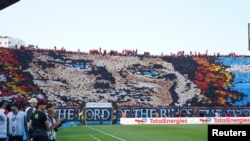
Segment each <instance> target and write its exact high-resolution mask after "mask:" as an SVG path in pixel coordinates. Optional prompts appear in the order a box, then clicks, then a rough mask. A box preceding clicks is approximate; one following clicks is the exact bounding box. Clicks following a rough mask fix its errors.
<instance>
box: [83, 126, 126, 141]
mask: <svg viewBox="0 0 250 141" xmlns="http://www.w3.org/2000/svg"><path fill="white" fill-rule="evenodd" d="M86 127H88V128H90V129H92V130H95V131H97V132H100V133H102V134H104V135H108V136H110V137H112V138H115V139H118V140H120V141H126V140H124V139H122V138H119V137H117V136H114V135H111V134H109V133H106V132H103V131H101V130H98V129H95V128H93V127H90V126H86Z"/></svg>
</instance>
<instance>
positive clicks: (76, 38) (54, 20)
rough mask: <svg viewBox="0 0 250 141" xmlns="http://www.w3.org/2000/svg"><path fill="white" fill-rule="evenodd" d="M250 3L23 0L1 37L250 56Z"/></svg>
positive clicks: (0, 20)
mask: <svg viewBox="0 0 250 141" xmlns="http://www.w3.org/2000/svg"><path fill="white" fill-rule="evenodd" d="M249 7H250V1H249V0H20V1H19V2H17V3H15V4H14V5H11V6H10V7H7V8H5V9H4V10H1V11H0V27H1V28H0V36H10V37H15V38H19V39H22V40H24V41H25V43H26V44H33V45H38V47H39V48H44V49H53V48H54V46H56V47H57V48H58V49H60V48H61V47H64V48H65V49H66V50H68V51H77V50H78V49H80V51H82V52H88V51H89V50H91V49H99V48H100V47H101V48H102V50H107V51H110V50H116V51H119V52H122V50H124V49H127V50H135V49H137V50H138V53H139V54H143V53H144V52H150V53H151V54H152V55H160V54H162V53H163V54H164V55H168V54H170V53H177V52H178V51H184V52H185V54H189V53H190V51H192V52H193V53H194V52H200V53H205V52H206V50H207V51H208V54H211V55H213V54H214V53H220V54H225V55H227V54H228V53H230V52H235V53H236V54H239V55H249V54H250V51H249V50H248V48H249V47H248V23H250V8H249Z"/></svg>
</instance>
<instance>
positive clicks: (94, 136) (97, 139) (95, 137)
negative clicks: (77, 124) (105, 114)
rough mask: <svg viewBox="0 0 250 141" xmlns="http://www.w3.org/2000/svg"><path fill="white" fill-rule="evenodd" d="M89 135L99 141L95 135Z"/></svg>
mask: <svg viewBox="0 0 250 141" xmlns="http://www.w3.org/2000/svg"><path fill="white" fill-rule="evenodd" d="M90 137H92V138H93V139H94V140H96V141H101V140H100V139H98V138H97V137H95V136H93V135H90Z"/></svg>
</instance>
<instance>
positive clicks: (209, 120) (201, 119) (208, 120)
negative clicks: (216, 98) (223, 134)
mask: <svg viewBox="0 0 250 141" xmlns="http://www.w3.org/2000/svg"><path fill="white" fill-rule="evenodd" d="M200 121H201V122H202V124H204V123H209V122H211V121H212V118H211V117H205V118H200Z"/></svg>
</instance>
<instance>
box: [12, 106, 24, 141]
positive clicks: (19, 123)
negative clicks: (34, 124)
mask: <svg viewBox="0 0 250 141" xmlns="http://www.w3.org/2000/svg"><path fill="white" fill-rule="evenodd" d="M19 108H20V105H19V104H18V103H17V102H13V103H12V104H11V112H9V113H8V119H9V120H8V130H9V141H23V133H24V132H25V133H27V130H28V128H27V122H26V117H25V113H24V112H23V111H20V110H19Z"/></svg>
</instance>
